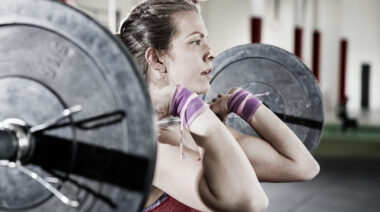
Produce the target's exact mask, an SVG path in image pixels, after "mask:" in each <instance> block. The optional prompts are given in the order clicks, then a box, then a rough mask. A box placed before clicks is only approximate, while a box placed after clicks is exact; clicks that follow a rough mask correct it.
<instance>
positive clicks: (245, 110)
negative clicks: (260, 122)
mask: <svg viewBox="0 0 380 212" xmlns="http://www.w3.org/2000/svg"><path fill="white" fill-rule="evenodd" d="M264 95H265V96H266V95H269V93H268V92H267V93H265V94H257V95H252V94H251V93H249V92H248V91H246V90H244V89H242V88H238V90H236V91H235V92H234V93H233V94H232V95H231V96H230V98H229V99H228V101H227V108H228V110H229V111H230V112H234V113H236V114H237V115H239V116H240V117H241V118H242V119H244V120H245V121H246V122H247V123H249V121H250V120H251V118H252V116H253V114H254V113H255V112H256V110H257V108H258V107H259V106H260V105H261V104H262V102H261V101H260V100H259V99H257V98H256V96H264Z"/></svg>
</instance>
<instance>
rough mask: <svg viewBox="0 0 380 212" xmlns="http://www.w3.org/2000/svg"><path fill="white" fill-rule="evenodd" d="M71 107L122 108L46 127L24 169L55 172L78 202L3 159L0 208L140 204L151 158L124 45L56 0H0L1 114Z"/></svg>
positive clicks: (38, 118)
mask: <svg viewBox="0 0 380 212" xmlns="http://www.w3.org/2000/svg"><path fill="white" fill-rule="evenodd" d="M74 105H82V107H83V110H82V111H81V112H79V113H78V114H76V115H74V116H72V117H71V119H70V120H71V123H73V122H76V121H78V120H83V119H87V118H89V117H96V116H99V115H102V114H105V113H111V112H115V111H116V114H119V115H120V114H122V116H121V118H119V119H118V120H117V121H116V122H112V121H108V122H107V121H104V119H103V122H102V123H101V124H100V125H99V123H87V125H83V126H81V127H79V126H74V125H73V124H71V125H70V126H68V127H61V128H57V129H54V130H50V131H45V132H44V133H43V134H42V135H40V136H39V137H38V138H37V139H36V146H35V154H34V155H33V156H32V158H31V159H30V161H29V162H30V163H29V164H28V165H26V167H27V168H28V169H31V170H32V171H34V172H36V173H38V174H39V175H40V176H42V177H51V176H58V177H59V178H60V179H61V182H59V183H58V184H55V186H56V187H57V188H58V189H60V191H61V192H62V193H63V194H65V195H67V196H68V197H70V198H71V199H74V200H79V201H80V206H79V207H78V208H71V207H68V206H66V205H64V204H63V203H61V202H60V201H59V200H58V199H57V198H56V197H54V196H53V195H52V194H51V193H50V192H48V191H47V190H46V189H45V188H43V187H42V186H41V185H40V184H38V183H37V182H35V181H34V180H32V179H31V178H29V177H27V176H26V175H24V174H23V173H21V172H19V171H18V170H16V169H12V168H8V167H4V166H0V179H1V180H0V191H1V192H0V210H5V211H10V210H28V211H90V210H91V211H111V210H112V211H141V210H142V208H143V206H144V203H145V201H146V198H147V195H148V194H149V192H150V187H151V181H152V178H153V171H154V164H155V157H156V155H155V154H156V143H155V133H154V127H153V126H154V125H153V109H152V106H151V102H150V99H149V95H148V92H147V90H146V87H145V83H144V81H143V80H142V77H141V76H140V73H139V71H138V69H137V66H136V65H135V64H134V62H133V60H132V59H131V56H129V54H128V53H127V51H126V49H125V48H124V47H123V44H122V43H121V42H120V41H118V40H117V39H116V38H115V37H114V36H113V35H112V34H111V33H110V32H109V31H108V30H106V29H105V28H104V27H102V26H101V25H100V24H98V23H96V22H95V21H94V20H93V19H91V18H90V17H88V16H87V15H85V14H83V13H81V12H80V11H78V10H76V9H73V8H71V7H69V6H66V5H64V4H62V3H59V2H58V1H45V0H18V1H14V0H1V1H0V121H2V120H4V119H7V118H19V119H22V120H24V121H26V122H27V123H28V124H30V125H36V124H41V123H44V122H46V121H48V120H50V119H51V118H54V117H56V116H57V115H58V114H60V113H61V112H62V111H63V110H64V109H65V108H67V107H71V106H74ZM107 117H108V119H112V117H110V116H107ZM98 121H99V120H98Z"/></svg>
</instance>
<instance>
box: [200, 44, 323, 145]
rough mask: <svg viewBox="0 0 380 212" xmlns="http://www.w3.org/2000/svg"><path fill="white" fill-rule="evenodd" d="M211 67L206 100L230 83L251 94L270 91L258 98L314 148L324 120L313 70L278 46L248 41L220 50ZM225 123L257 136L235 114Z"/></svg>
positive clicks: (320, 95)
mask: <svg viewBox="0 0 380 212" xmlns="http://www.w3.org/2000/svg"><path fill="white" fill-rule="evenodd" d="M213 67H214V71H213V79H212V80H211V91H210V92H209V93H208V94H207V95H205V96H204V98H205V99H206V100H208V101H210V100H212V98H215V97H217V95H218V93H227V92H228V91H229V90H230V89H231V88H233V87H242V88H244V89H246V90H248V91H250V92H251V93H253V94H261V93H265V92H270V95H268V96H261V97H258V98H259V99H260V100H262V101H263V103H264V104H265V105H266V106H267V107H268V108H269V109H270V110H272V111H273V112H274V113H275V114H277V115H278V117H279V118H281V119H282V120H283V121H284V122H285V123H286V124H287V125H288V126H289V127H290V128H291V129H292V130H293V131H294V132H295V134H296V135H297V136H298V137H299V138H300V140H301V141H302V142H303V143H304V145H305V146H306V147H307V149H308V150H309V151H310V152H312V151H314V150H315V148H316V147H317V146H318V144H319V141H320V138H321V134H322V128H323V122H324V112H323V102H322V94H321V91H320V89H319V85H318V82H317V80H316V79H315V78H314V76H313V74H312V72H311V71H310V70H309V69H308V68H307V67H306V66H305V65H304V64H303V63H302V62H301V61H300V60H299V59H298V58H297V57H296V56H294V55H293V54H291V53H289V52H287V51H285V50H283V49H280V48H278V47H274V46H270V45H264V44H248V45H242V46H237V47H234V48H232V49H229V50H227V51H225V52H223V53H221V54H220V55H218V56H217V57H216V59H215V60H214V61H213ZM227 123H228V125H230V126H231V127H233V128H235V129H237V130H239V131H240V132H243V133H246V134H250V135H255V136H257V134H256V132H254V130H253V129H252V128H251V127H250V126H249V125H248V124H247V123H245V121H243V120H242V119H240V117H238V116H237V115H235V114H230V115H229V118H228V120H227Z"/></svg>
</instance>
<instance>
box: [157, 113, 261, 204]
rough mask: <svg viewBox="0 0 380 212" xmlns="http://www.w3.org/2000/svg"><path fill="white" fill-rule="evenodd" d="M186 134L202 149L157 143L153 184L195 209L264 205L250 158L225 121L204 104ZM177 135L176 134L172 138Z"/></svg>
mask: <svg viewBox="0 0 380 212" xmlns="http://www.w3.org/2000/svg"><path fill="white" fill-rule="evenodd" d="M189 130H190V133H191V135H192V137H193V138H194V140H195V142H196V144H197V145H198V146H199V147H201V148H202V152H203V155H202V158H201V160H199V154H198V152H197V151H192V150H190V149H186V148H185V159H180V157H179V148H178V146H173V145H169V144H162V143H161V144H159V146H158V159H157V163H156V172H155V178H154V181H153V184H154V185H155V186H156V187H158V188H160V189H161V190H163V191H165V192H167V193H168V194H169V195H171V196H173V197H174V198H176V199H177V200H179V201H180V202H183V203H185V204H187V205H189V206H191V207H194V208H197V209H199V210H203V211H205V210H215V211H262V210H264V209H265V208H266V207H267V205H268V200H267V197H266V195H265V193H264V191H263V189H262V188H261V186H260V184H259V182H258V179H257V177H256V175H255V171H254V169H253V168H252V166H251V164H250V163H249V160H248V159H247V157H246V156H245V154H244V152H243V151H242V149H241V148H240V146H239V145H238V143H237V142H236V140H235V138H234V137H233V136H232V134H231V133H230V132H229V130H228V129H227V128H226V127H225V126H224V124H223V123H222V122H221V121H220V120H219V119H218V118H217V117H216V116H215V114H214V113H213V112H212V111H211V110H210V109H208V108H207V109H206V110H205V111H204V112H202V113H201V114H200V115H199V116H198V117H197V118H196V119H195V120H194V121H193V123H192V124H191V126H190V128H189ZM177 139H178V138H177Z"/></svg>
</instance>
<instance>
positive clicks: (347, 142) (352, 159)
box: [262, 112, 380, 212]
mask: <svg viewBox="0 0 380 212" xmlns="http://www.w3.org/2000/svg"><path fill="white" fill-rule="evenodd" d="M356 115H357V116H356V117H357V118H358V121H359V126H358V128H357V129H348V130H346V131H342V130H341V126H340V124H339V122H338V121H337V120H336V119H335V118H334V117H332V115H331V114H327V118H326V122H327V121H328V122H327V124H326V125H325V127H324V131H323V136H322V140H321V143H320V145H319V147H318V149H317V150H316V152H315V153H314V155H315V157H316V158H317V160H318V161H319V163H320V166H321V171H320V173H319V175H318V176H317V177H316V178H315V179H313V180H312V181H309V182H302V183H262V185H263V187H264V189H265V191H266V193H267V195H268V198H269V201H270V204H269V208H268V210H267V211H268V212H322V211H323V212H330V211H331V212H357V211H366V212H372V211H373V212H375V211H376V212H378V211H380V201H379V197H380V118H379V117H380V113H378V112H362V113H357V114H356ZM376 117H377V118H376ZM353 118H355V117H353ZM334 119H335V120H334Z"/></svg>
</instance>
